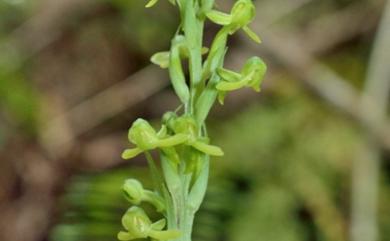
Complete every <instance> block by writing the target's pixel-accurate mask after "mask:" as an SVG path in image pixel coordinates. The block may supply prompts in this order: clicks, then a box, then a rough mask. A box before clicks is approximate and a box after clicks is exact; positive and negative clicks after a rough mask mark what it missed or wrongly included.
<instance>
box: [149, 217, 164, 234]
mask: <svg viewBox="0 0 390 241" xmlns="http://www.w3.org/2000/svg"><path fill="white" fill-rule="evenodd" d="M166 225H167V220H165V218H163V219H160V220H158V221H157V222H155V223H153V224H152V225H151V228H152V229H154V230H158V231H160V230H163V228H165V226H166Z"/></svg>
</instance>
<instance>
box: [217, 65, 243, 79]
mask: <svg viewBox="0 0 390 241" xmlns="http://www.w3.org/2000/svg"><path fill="white" fill-rule="evenodd" d="M217 73H218V75H219V76H220V77H221V78H222V79H223V80H226V81H227V82H237V81H239V80H240V79H241V78H242V76H241V74H239V73H237V72H234V71H231V70H228V69H224V68H218V69H217Z"/></svg>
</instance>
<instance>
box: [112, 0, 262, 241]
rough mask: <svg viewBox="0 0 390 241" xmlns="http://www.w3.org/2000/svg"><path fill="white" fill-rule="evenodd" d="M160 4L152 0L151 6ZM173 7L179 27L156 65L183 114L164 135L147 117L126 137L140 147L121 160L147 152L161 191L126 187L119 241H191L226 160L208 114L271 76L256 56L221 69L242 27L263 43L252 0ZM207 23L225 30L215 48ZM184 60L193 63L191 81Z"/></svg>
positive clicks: (196, 0) (186, 1) (203, 0)
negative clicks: (217, 165)
mask: <svg viewBox="0 0 390 241" xmlns="http://www.w3.org/2000/svg"><path fill="white" fill-rule="evenodd" d="M157 2H158V1H157V0H151V1H149V2H148V3H147V5H146V7H152V6H154V5H155V4H156V3H157ZM169 2H170V3H171V4H173V5H175V6H176V7H178V9H179V11H180V17H181V24H180V26H179V28H178V30H177V32H176V34H175V36H174V37H173V38H172V42H171V48H170V50H169V51H165V52H159V53H156V54H155V55H153V56H152V57H151V61H152V62H153V63H154V64H157V65H159V66H160V67H161V68H168V72H169V75H170V79H171V83H172V86H173V89H174V91H175V93H176V94H177V96H178V98H179V100H180V102H181V104H182V106H183V107H184V108H183V109H184V110H183V111H181V112H180V111H175V112H167V113H166V114H164V116H163V118H162V121H161V127H160V129H159V130H158V131H157V130H155V129H154V128H153V127H152V126H151V125H150V124H149V123H148V122H147V121H146V120H143V119H137V120H136V121H135V122H134V123H133V124H132V126H131V128H130V129H129V135H128V139H129V141H130V143H132V144H133V145H134V147H132V148H128V149H126V150H125V151H124V152H123V153H122V158H124V159H131V158H133V157H135V156H137V155H140V154H142V153H144V154H145V156H146V158H147V160H148V164H149V167H150V170H151V172H152V177H153V179H154V180H153V181H154V186H155V187H154V190H146V189H144V187H143V186H142V184H141V183H140V182H138V181H137V180H134V179H129V180H127V181H126V182H125V184H124V186H123V191H124V193H125V197H126V199H127V200H128V201H129V202H130V203H131V204H132V205H133V206H132V207H131V208H130V209H129V210H128V211H127V212H126V213H125V215H124V216H123V218H122V224H123V227H124V229H125V231H120V232H119V234H118V239H119V240H121V241H128V240H133V239H139V238H151V239H152V240H171V241H191V233H192V226H193V221H194V217H195V214H196V212H197V211H198V209H199V207H200V205H201V203H202V201H203V199H204V196H205V194H206V189H207V183H208V177H209V162H210V156H223V151H222V149H221V148H219V147H217V146H215V145H212V144H210V139H209V137H208V135H207V127H206V123H205V121H206V118H207V115H208V113H209V112H210V109H211V108H212V106H213V104H214V103H215V101H216V100H217V98H218V100H219V102H220V103H223V100H224V98H225V96H226V94H227V93H228V92H230V91H233V90H236V89H240V88H244V87H249V88H253V89H254V90H255V91H260V85H261V82H262V80H263V77H264V74H265V72H266V65H265V63H264V62H263V61H262V60H261V59H260V58H258V57H252V58H251V59H249V60H248V61H247V62H246V63H245V65H244V66H243V68H242V69H241V71H239V72H235V71H232V70H228V69H225V68H224V67H223V63H224V57H225V54H226V51H227V46H226V44H227V39H228V37H229V36H230V35H232V34H234V33H235V32H237V31H238V30H239V29H242V30H243V31H244V32H245V33H246V34H247V35H248V36H249V37H250V38H251V39H253V40H254V41H255V42H257V43H260V42H261V41H260V38H259V37H258V36H257V35H256V34H255V33H254V32H253V31H252V30H250V29H249V27H248V24H249V23H250V22H251V21H252V20H253V18H254V17H255V7H254V5H253V3H252V1H251V0H238V1H236V2H235V4H234V6H233V7H232V10H231V12H230V13H223V12H220V11H218V10H215V9H214V7H215V4H214V0H169ZM206 20H209V21H211V22H214V23H216V24H219V25H221V29H220V31H219V32H218V33H217V35H216V37H215V39H214V41H213V42H212V44H211V47H210V49H208V48H206V47H204V46H203V29H204V24H205V21H206ZM205 54H207V56H205V58H204V59H203V55H205ZM183 61H188V70H187V71H188V73H189V74H188V76H189V79H187V78H186V74H185V73H186V70H185V69H184V68H183V64H182V63H183ZM179 110H180V108H179ZM152 150H155V151H157V152H158V154H159V157H160V163H161V170H160V168H159V167H158V165H157V163H156V161H155V160H154V159H153V157H152V155H151V154H150V151H152ZM142 203H148V204H149V205H152V206H154V208H155V209H156V211H157V212H159V213H161V216H162V219H161V220H159V221H156V222H152V221H151V220H150V219H149V217H148V216H147V214H146V213H145V211H143V209H142V208H141V207H140V205H141V204H142Z"/></svg>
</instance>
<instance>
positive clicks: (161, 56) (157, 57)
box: [150, 51, 169, 69]
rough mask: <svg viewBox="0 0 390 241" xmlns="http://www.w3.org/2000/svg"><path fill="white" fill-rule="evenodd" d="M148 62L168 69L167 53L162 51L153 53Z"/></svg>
mask: <svg viewBox="0 0 390 241" xmlns="http://www.w3.org/2000/svg"><path fill="white" fill-rule="evenodd" d="M150 61H151V62H152V63H153V64H155V65H158V66H160V68H162V69H166V68H168V67H169V52H168V51H164V52H158V53H155V54H153V56H152V57H151V58H150Z"/></svg>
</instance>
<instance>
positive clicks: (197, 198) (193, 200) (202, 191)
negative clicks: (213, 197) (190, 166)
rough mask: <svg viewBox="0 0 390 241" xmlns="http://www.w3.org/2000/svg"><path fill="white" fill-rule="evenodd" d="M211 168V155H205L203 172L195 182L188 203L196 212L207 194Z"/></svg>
mask: <svg viewBox="0 0 390 241" xmlns="http://www.w3.org/2000/svg"><path fill="white" fill-rule="evenodd" d="M209 168H210V161H209V157H208V156H205V159H204V162H203V165H202V167H201V172H200V174H199V176H198V178H197V179H196V180H195V183H194V185H193V186H192V189H191V191H190V193H189V195H188V204H187V205H188V206H189V207H190V208H191V209H192V212H193V213H195V212H196V211H197V210H198V209H199V207H200V205H201V203H202V201H203V199H204V196H205V195H206V190H207V184H208V178H209Z"/></svg>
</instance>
